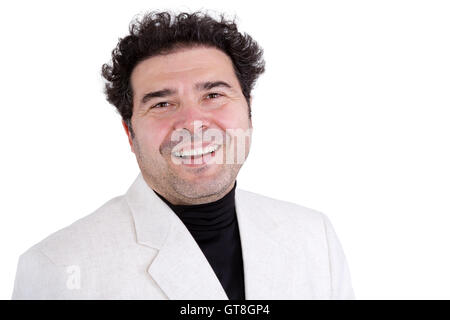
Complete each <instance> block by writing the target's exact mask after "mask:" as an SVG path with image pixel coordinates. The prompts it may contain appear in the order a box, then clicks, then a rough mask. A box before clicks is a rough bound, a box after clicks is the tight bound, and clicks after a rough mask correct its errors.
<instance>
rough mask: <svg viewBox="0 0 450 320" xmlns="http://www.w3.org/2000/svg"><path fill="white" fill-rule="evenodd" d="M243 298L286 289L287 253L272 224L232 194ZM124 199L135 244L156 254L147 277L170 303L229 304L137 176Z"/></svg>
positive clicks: (242, 196) (173, 218)
mask: <svg viewBox="0 0 450 320" xmlns="http://www.w3.org/2000/svg"><path fill="white" fill-rule="evenodd" d="M235 197H236V199H235V202H236V203H235V205H236V215H237V220H238V226H239V232H240V237H241V245H242V255H243V264H244V281H245V283H244V284H245V295H246V299H270V298H271V297H276V296H277V295H278V294H281V293H282V292H279V290H283V291H285V290H287V289H288V288H289V286H290V281H289V277H286V272H288V273H289V272H292V271H293V270H291V268H292V266H291V265H290V264H289V263H288V251H287V249H286V248H285V247H284V246H282V245H281V244H279V243H278V242H277V241H276V239H275V231H276V229H277V224H276V223H275V221H274V220H273V219H272V218H271V217H270V216H269V215H268V214H267V212H266V209H265V208H263V207H258V204H257V203H254V201H251V199H249V197H248V196H247V193H246V192H244V191H241V190H240V189H236V195H235ZM125 198H126V200H127V202H128V205H129V207H130V209H131V213H132V217H133V219H134V226H135V229H136V241H137V243H139V244H140V245H144V246H148V247H151V248H154V249H157V250H158V253H157V255H156V257H155V258H154V259H153V261H151V262H149V267H148V269H147V272H148V273H149V274H150V275H151V277H152V278H153V279H154V280H155V281H156V283H157V284H158V285H159V286H160V288H161V289H162V290H163V291H164V293H165V294H166V295H167V297H168V298H169V299H177V300H180V299H181V300H183V299H188V300H189V299H217V300H223V299H228V297H227V295H226V293H225V291H224V289H223V287H222V285H221V283H220V281H219V279H218V278H217V276H216V274H215V272H214V270H213V269H212V267H211V266H210V264H209V262H208V260H207V259H206V257H205V256H204V254H203V252H202V251H201V249H200V247H199V246H198V245H197V243H196V241H195V240H194V238H193V237H192V235H191V234H190V232H189V230H188V229H187V228H186V227H185V226H184V224H183V223H182V222H181V220H180V219H179V218H178V216H177V215H176V214H175V213H174V212H173V211H172V210H171V209H170V208H169V207H168V206H167V205H166V204H165V203H164V201H162V200H161V199H160V198H159V197H158V196H157V195H156V194H155V192H154V191H153V190H152V189H151V188H150V187H149V186H148V185H147V183H146V182H145V180H144V179H143V177H142V174H141V173H140V174H139V175H138V177H137V178H136V180H135V181H134V183H133V184H132V185H131V187H130V188H129V189H128V191H127V193H126V195H125Z"/></svg>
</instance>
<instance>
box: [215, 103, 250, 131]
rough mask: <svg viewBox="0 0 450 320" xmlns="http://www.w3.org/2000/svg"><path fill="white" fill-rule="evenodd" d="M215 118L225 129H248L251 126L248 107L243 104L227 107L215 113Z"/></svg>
mask: <svg viewBox="0 0 450 320" xmlns="http://www.w3.org/2000/svg"><path fill="white" fill-rule="evenodd" d="M215 119H216V120H217V123H219V125H220V126H221V127H222V128H223V129H237V128H240V129H247V128H249V127H250V123H249V118H248V109H246V108H243V107H242V106H235V107H233V108H225V109H223V110H221V111H219V112H218V113H216V114H215Z"/></svg>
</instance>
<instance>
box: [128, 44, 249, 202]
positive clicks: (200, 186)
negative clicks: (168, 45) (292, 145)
mask: <svg viewBox="0 0 450 320" xmlns="http://www.w3.org/2000/svg"><path fill="white" fill-rule="evenodd" d="M205 82H209V83H217V82H224V83H225V84H228V85H229V87H228V86H226V85H224V84H222V85H216V86H214V87H212V88H211V86H209V87H207V88H205V86H204V85H202V84H203V83H205ZM131 85H132V88H133V116H132V118H131V125H132V128H133V131H134V134H135V136H134V138H132V137H131V135H130V132H129V129H128V127H127V125H126V123H125V122H124V121H122V124H123V126H124V128H125V132H126V133H127V135H128V139H129V143H130V146H131V151H132V152H133V153H134V154H135V155H136V160H137V162H138V165H139V168H140V169H141V172H142V175H143V178H144V180H145V181H146V183H147V184H148V185H149V187H151V188H152V189H153V190H155V191H156V192H158V193H159V194H160V195H162V196H163V197H164V198H166V199H167V200H168V201H170V202H171V203H172V204H175V205H177V204H201V203H207V202H212V201H215V200H218V199H220V198H222V197H223V196H225V195H226V194H227V193H228V192H229V191H230V190H231V189H232V188H233V186H234V182H235V180H236V176H237V174H238V172H239V170H240V168H241V167H242V163H235V162H233V163H207V164H202V165H197V166H187V165H183V164H176V163H174V161H173V158H172V155H171V152H172V151H173V147H174V146H175V145H176V144H177V143H178V142H176V141H175V142H173V139H171V137H172V134H173V133H174V132H175V131H176V132H179V131H180V130H184V132H185V133H190V135H192V137H194V133H197V135H196V137H198V133H202V132H205V131H208V130H211V129H212V130H219V132H220V133H222V134H223V135H224V137H226V136H227V135H226V132H227V129H242V130H248V129H250V133H251V128H252V123H251V120H250V119H249V116H248V105H247V101H246V99H245V97H244V95H243V94H242V90H241V87H240V84H239V81H238V79H237V77H236V75H235V73H234V69H233V65H232V62H231V59H230V58H229V57H228V56H227V55H226V54H225V53H224V52H222V51H220V50H218V49H216V48H211V47H194V48H185V49H178V50H177V51H174V52H172V53H169V54H165V55H157V56H154V57H150V58H148V59H146V60H144V61H142V62H140V63H139V64H138V65H137V66H136V67H135V68H134V70H133V72H132V74H131ZM164 89H170V91H171V92H169V93H168V92H166V93H165V94H163V95H164V96H162V97H161V94H159V95H160V96H159V97H152V98H151V99H149V100H148V101H146V102H143V101H142V99H143V97H144V96H145V95H146V94H148V93H150V92H157V91H161V90H164ZM199 121H200V122H199ZM199 124H201V126H199ZM216 132H217V131H216ZM200 136H201V134H200ZM250 136H251V135H250ZM228 138H230V137H229V135H228ZM171 140H172V141H171ZM203 141H204V140H203ZM188 144H189V145H190V146H192V148H194V147H195V146H194V144H193V143H190V142H189V143H188ZM245 144H246V147H245V150H246V151H245V158H247V155H248V152H249V149H250V141H249V140H247V141H246V142H245ZM183 145H186V143H183ZM230 148H231V146H230V144H228V143H225V144H224V145H223V146H222V150H221V151H222V152H223V155H224V157H226V155H227V153H229V154H231V153H230V150H231V149H230Z"/></svg>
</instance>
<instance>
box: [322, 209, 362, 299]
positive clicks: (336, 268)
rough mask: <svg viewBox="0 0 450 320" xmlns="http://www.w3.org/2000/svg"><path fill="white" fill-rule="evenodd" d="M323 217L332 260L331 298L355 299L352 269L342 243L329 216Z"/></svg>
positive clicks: (330, 259)
mask: <svg viewBox="0 0 450 320" xmlns="http://www.w3.org/2000/svg"><path fill="white" fill-rule="evenodd" d="M323 219H324V225H325V234H326V238H327V245H328V257H329V262H330V279H331V297H330V298H331V299H333V300H350V299H355V295H354V292H353V287H352V283H351V278H350V270H349V267H348V264H347V260H346V258H345V255H344V251H343V249H342V246H341V243H340V242H339V239H338V237H337V235H336V233H335V231H334V228H333V226H332V225H331V222H330V220H329V219H328V217H327V216H326V215H324V214H323Z"/></svg>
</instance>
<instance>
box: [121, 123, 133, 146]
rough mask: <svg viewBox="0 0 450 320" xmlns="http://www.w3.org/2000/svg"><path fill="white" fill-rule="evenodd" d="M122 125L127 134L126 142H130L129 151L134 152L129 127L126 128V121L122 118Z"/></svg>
mask: <svg viewBox="0 0 450 320" xmlns="http://www.w3.org/2000/svg"><path fill="white" fill-rule="evenodd" d="M122 126H123V128H124V129H125V133H126V134H127V137H128V143H129V144H130V147H131V152H133V153H134V147H133V139H132V138H131V133H130V129H129V128H128V126H127V124H126V122H125V121H124V120H122Z"/></svg>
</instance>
